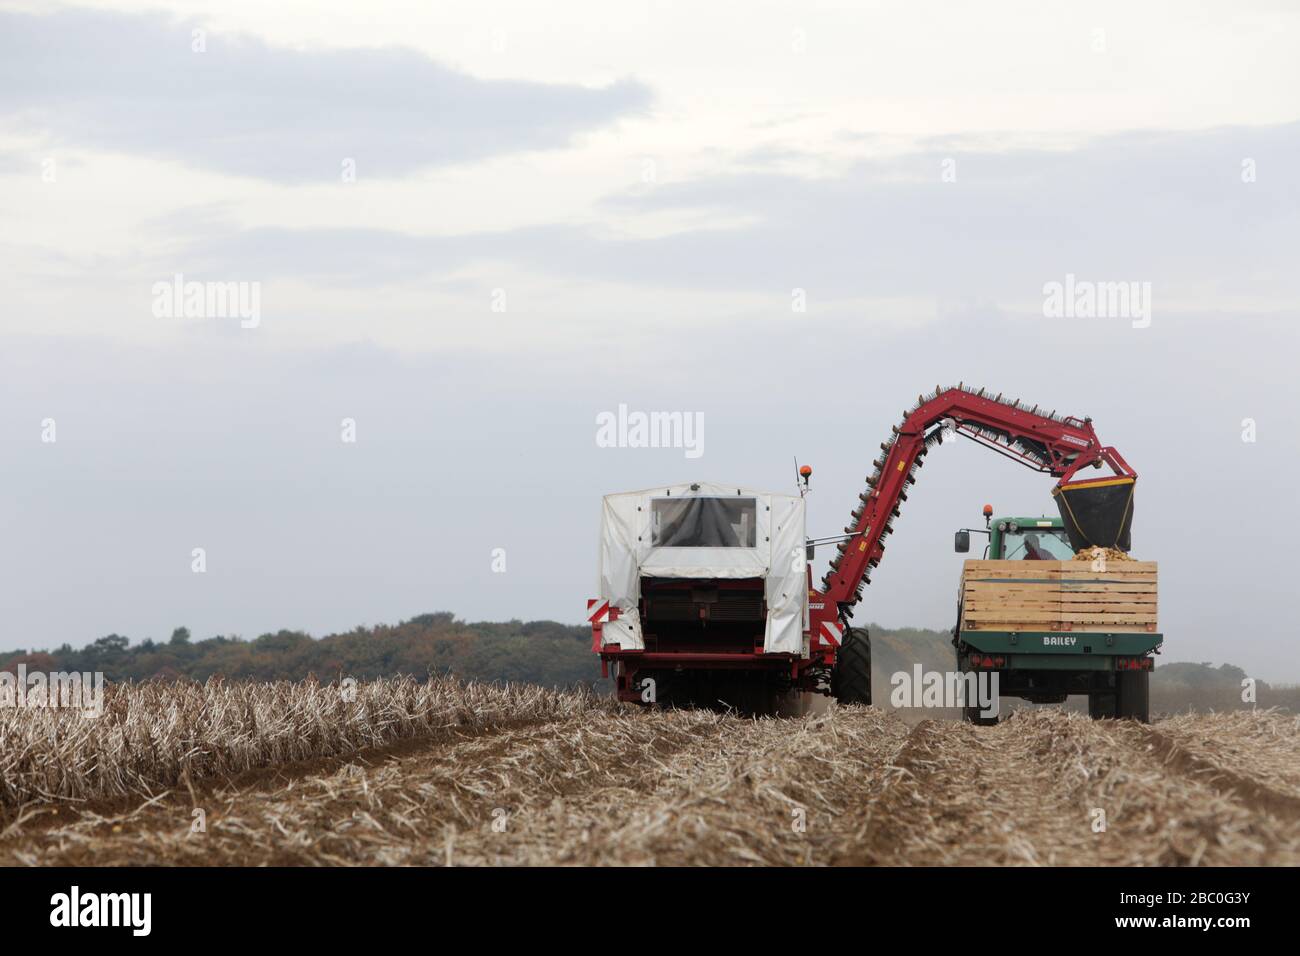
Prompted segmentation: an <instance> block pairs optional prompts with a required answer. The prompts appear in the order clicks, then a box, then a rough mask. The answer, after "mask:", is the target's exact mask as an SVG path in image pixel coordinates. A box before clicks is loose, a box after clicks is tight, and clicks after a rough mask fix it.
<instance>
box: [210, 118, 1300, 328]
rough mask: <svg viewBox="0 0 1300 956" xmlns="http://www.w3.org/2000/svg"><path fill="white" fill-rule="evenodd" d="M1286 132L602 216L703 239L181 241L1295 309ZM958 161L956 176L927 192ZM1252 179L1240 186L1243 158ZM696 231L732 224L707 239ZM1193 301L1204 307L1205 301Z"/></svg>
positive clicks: (693, 281) (376, 264)
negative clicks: (1118, 294)
mask: <svg viewBox="0 0 1300 956" xmlns="http://www.w3.org/2000/svg"><path fill="white" fill-rule="evenodd" d="M1298 152H1300V124H1291V125H1286V126H1275V127H1261V128H1225V129H1217V130H1210V131H1204V132H1194V133H1154V132H1145V133H1128V134H1124V135H1119V136H1111V137H1106V138H1103V139H1099V140H1096V141H1094V142H1092V143H1090V144H1088V145H1087V146H1085V147H1083V148H1079V149H1076V150H1071V151H1043V150H1012V151H1007V152H1001V153H991V152H986V151H975V150H967V151H957V150H954V151H952V152H951V153H944V152H933V153H931V152H922V153H915V154H912V155H908V156H903V157H898V158H896V159H891V160H887V161H866V162H862V163H860V164H858V165H857V166H855V167H853V168H852V169H850V170H849V171H848V172H847V173H846V174H845V175H843V176H841V177H837V178H818V179H807V178H801V177H797V176H793V175H783V174H779V173H774V172H746V173H741V174H732V175H727V176H717V177H710V178H706V179H701V180H697V181H690V182H685V183H680V184H664V185H661V186H656V187H653V188H651V189H648V190H644V189H643V190H641V191H638V192H636V193H626V194H620V195H617V196H611V197H609V198H608V199H607V200H606V201H605V203H604V204H603V206H602V208H601V209H600V210H598V213H601V214H608V215H610V216H611V217H629V216H631V217H635V216H638V215H657V214H663V213H666V212H668V213H672V212H690V213H695V214H696V215H694V216H693V218H694V220H696V221H699V222H701V223H703V224H704V226H705V227H702V228H695V229H683V230H682V231H679V232H675V233H672V234H669V235H666V236H660V237H656V238H648V239H631V238H626V237H619V236H612V235H610V234H609V233H608V231H606V230H601V229H600V228H598V224H596V225H558V224H557V225H546V226H532V227H528V228H523V229H516V230H506V231H499V232H480V233H471V234H463V235H457V236H440V237H436V238H435V237H421V236H418V235H410V234H405V233H398V232H393V231H386V230H375V229H356V228H335V229H312V230H300V229H290V228H273V229H272V228H260V229H254V230H247V231H240V230H223V229H219V228H216V227H213V228H212V229H209V230H205V231H204V232H201V233H196V234H192V235H191V237H190V241H189V244H188V251H187V252H186V253H185V255H186V256H187V257H191V258H193V259H194V260H195V261H196V262H197V263H199V264H200V265H202V266H203V267H205V268H210V269H213V270H214V271H218V272H220V271H225V272H237V273H239V274H253V273H255V272H256V273H258V274H264V275H267V276H268V277H269V276H277V275H278V276H295V275H298V276H304V277H313V278H322V277H323V278H327V279H329V280H331V281H335V282H341V283H344V284H360V285H364V284H365V283H366V282H368V281H372V280H373V281H390V280H399V281H400V280H402V279H407V278H418V277H423V276H437V275H446V274H448V273H451V272H454V271H455V270H457V269H460V268H462V267H463V266H465V265H466V264H467V263H473V262H476V261H491V262H509V263H515V264H518V265H520V266H524V267H527V268H531V269H534V270H537V271H540V272H544V273H546V274H549V275H552V276H556V277H565V278H574V279H579V280H592V281H609V282H625V283H630V284H637V285H649V286H654V287H657V288H675V289H701V290H714V291H740V292H760V293H762V292H769V291H773V290H779V289H783V290H784V293H783V294H784V295H787V296H788V295H789V290H790V289H791V288H794V287H801V288H806V289H807V290H808V295H809V298H810V300H812V301H814V302H815V301H816V300H817V299H818V298H821V299H822V300H823V301H825V300H826V299H852V298H857V297H863V296H869V297H875V298H880V297H891V296H932V297H937V298H941V299H946V300H957V301H972V300H983V301H988V300H1001V299H1004V298H1008V299H1011V300H1013V301H1020V302H1021V303H1024V302H1025V301H1026V300H1029V299H1033V298H1038V297H1041V295H1042V292H1041V289H1042V285H1043V283H1045V282H1047V281H1050V280H1058V281H1059V280H1061V279H1062V278H1063V276H1064V275H1065V274H1066V273H1070V272H1072V273H1075V274H1076V275H1078V276H1079V277H1081V278H1087V279H1092V280H1095V281H1151V282H1153V283H1155V284H1156V287H1157V294H1158V295H1159V296H1160V298H1161V299H1162V300H1163V301H1164V302H1166V303H1168V302H1169V301H1170V298H1171V297H1173V296H1176V295H1182V296H1191V297H1193V298H1196V297H1200V296H1202V295H1209V296H1211V297H1214V296H1230V295H1247V296H1251V297H1254V298H1256V299H1258V300H1260V301H1261V302H1265V303H1270V304H1272V305H1273V306H1280V305H1287V306H1289V305H1290V304H1292V303H1294V301H1295V298H1296V294H1297V292H1300V286H1298V285H1297V277H1296V273H1295V271H1294V269H1293V268H1292V266H1291V264H1290V261H1289V260H1290V255H1291V249H1292V247H1293V241H1292V238H1293V237H1294V235H1295V234H1296V233H1297V231H1300V212H1298V210H1300V184H1298V183H1297V180H1296V179H1295V178H1294V177H1293V176H1292V175H1291V174H1290V167H1291V165H1292V164H1293V163H1292V160H1293V157H1294V156H1296V155H1297V153H1298ZM945 159H953V160H954V161H955V166H954V168H955V170H956V181H955V182H943V181H942V180H941V176H940V173H941V168H942V167H941V163H942V162H943V160H945ZM1245 160H1251V161H1252V162H1253V163H1254V164H1255V170H1256V181H1254V182H1249V183H1247V182H1243V180H1242V175H1241V173H1242V163H1243V161H1245ZM712 220H723V221H727V222H742V223H744V224H742V225H739V226H735V227H727V228H714V227H712V225H711V222H712ZM1206 304H1212V301H1210V302H1207V303H1206Z"/></svg>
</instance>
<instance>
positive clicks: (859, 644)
mask: <svg viewBox="0 0 1300 956" xmlns="http://www.w3.org/2000/svg"><path fill="white" fill-rule="evenodd" d="M831 692H832V693H833V694H834V695H835V699H836V700H838V701H839V702H840V703H841V704H865V705H867V706H870V705H871V636H870V635H869V634H868V633H867V629H866V628H865V627H851V628H849V629H848V630H847V631H845V632H844V639H843V641H841V642H840V652H839V654H837V655H836V657H835V671H834V672H833V673H832V675H831Z"/></svg>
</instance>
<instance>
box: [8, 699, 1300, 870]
mask: <svg viewBox="0 0 1300 956" xmlns="http://www.w3.org/2000/svg"><path fill="white" fill-rule="evenodd" d="M272 689H274V691H273V690H272ZM118 693H119V695H121V696H120V697H119V698H117V699H115V700H114V702H113V703H112V704H111V705H110V707H109V710H108V712H107V713H106V714H105V715H104V717H102V718H100V720H99V721H91V722H87V723H89V724H96V725H102V726H96V727H93V728H91V729H89V730H79V731H77V732H75V733H74V728H73V727H72V726H71V725H68V726H65V725H63V724H62V723H61V722H62V721H65V720H66V721H76V722H77V723H78V725H79V724H80V721H81V718H79V717H76V716H74V715H72V714H61V713H58V712H40V711H17V712H10V713H7V714H5V715H4V717H3V723H0V728H2V733H3V737H0V741H2V742H3V743H2V746H3V750H0V753H2V754H3V755H4V756H3V759H4V760H5V761H6V773H5V779H6V789H5V790H4V807H3V813H4V817H3V821H2V822H0V831H2V833H0V863H5V864H10V865H12V864H34V865H44V864H109V863H112V864H121V863H126V864H131V863H135V864H182V865H186V864H188V865H213V864H246V865H247V864H254V865H255V864H304V865H334V864H420V865H445V864H447V863H451V864H455V865H476V864H577V865H604V864H661V865H662V864H688V865H689V864H729V865H752V864H759V865H762V864H776V865H807V864H814V865H818V864H831V865H836V864H868V865H890V864H904V865H935V866H938V865H960V864H967V865H1041V864H1077V865H1162V864H1163V865H1182V864H1200V865H1226V864H1236V865H1279V864H1286V865H1295V864H1297V863H1300V812H1297V810H1298V807H1300V724H1298V723H1297V719H1296V718H1293V717H1289V716H1285V715H1282V714H1279V713H1250V712H1240V713H1234V714H1224V715H1208V716H1183V717H1178V718H1174V719H1171V720H1167V721H1163V722H1160V723H1157V724H1155V725H1153V726H1150V727H1147V726H1142V725H1137V724H1129V723H1123V722H1112V721H1103V722H1093V721H1089V720H1088V719H1086V718H1084V717H1081V716H1078V715H1072V714H1066V713H1063V712H1061V711H1056V710H1033V711H1024V712H1019V713H1016V714H1014V715H1013V716H1012V717H1011V718H1010V719H1009V720H1007V721H1005V722H1003V723H1002V724H1000V725H999V726H997V727H972V726H969V725H964V724H958V723H951V722H945V721H936V720H922V721H921V722H920V723H919V724H917V725H916V726H914V727H909V726H908V725H907V724H906V723H904V722H903V721H902V720H900V719H898V718H897V717H895V716H892V715H888V714H886V713H884V712H882V711H879V710H876V709H871V708H836V707H832V708H831V709H830V710H829V712H827V713H822V714H817V715H811V716H807V717H800V718H792V719H765V720H749V719H742V718H739V717H735V716H730V715H725V714H718V713H712V712H707V711H642V710H639V709H636V708H631V707H624V706H619V705H615V704H613V703H611V702H609V701H607V700H603V699H597V698H594V697H591V696H590V695H578V694H560V693H553V692H548V691H540V690H536V689H532V688H497V687H486V686H473V685H471V686H468V687H467V686H463V685H460V684H457V683H455V682H452V681H433V682H431V683H429V684H427V685H423V684H415V683H413V682H409V681H399V682H390V681H381V682H374V683H371V684H363V685H360V686H358V688H357V697H356V699H355V700H354V701H351V702H340V701H337V700H335V699H334V698H335V697H336V696H337V694H338V689H337V688H327V687H323V686H320V685H315V684H302V685H295V684H267V685H231V686H225V685H217V684H209V685H207V686H205V687H200V686H197V685H182V686H180V687H176V688H171V687H167V686H161V685H152V686H149V687H140V688H128V689H125V690H122V691H119V692H118ZM277 701H279V703H277ZM11 773H12V774H13V775H12V776H11ZM196 809H200V810H202V816H203V820H204V823H205V829H204V831H203V832H194V829H195V827H194V821H195V819H196V817H195V810H196ZM1098 811H1101V812H1104V815H1105V830H1104V832H1094V823H1095V821H1097V820H1099V819H1100V817H1099V813H1098Z"/></svg>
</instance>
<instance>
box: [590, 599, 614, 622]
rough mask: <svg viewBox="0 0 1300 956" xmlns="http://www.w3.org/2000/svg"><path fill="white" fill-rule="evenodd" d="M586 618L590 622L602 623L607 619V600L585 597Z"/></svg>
mask: <svg viewBox="0 0 1300 956" xmlns="http://www.w3.org/2000/svg"><path fill="white" fill-rule="evenodd" d="M587 620H588V621H590V622H591V623H592V624H604V623H605V622H606V621H608V620H609V602H608V601H602V600H600V599H599V598H594V599H593V598H588V599H587Z"/></svg>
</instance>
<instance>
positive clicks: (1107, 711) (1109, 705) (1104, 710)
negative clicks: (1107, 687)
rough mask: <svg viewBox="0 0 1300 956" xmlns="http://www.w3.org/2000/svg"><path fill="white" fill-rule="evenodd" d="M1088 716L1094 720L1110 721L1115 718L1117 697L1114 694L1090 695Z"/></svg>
mask: <svg viewBox="0 0 1300 956" xmlns="http://www.w3.org/2000/svg"><path fill="white" fill-rule="evenodd" d="M1088 716H1089V717H1091V718H1092V719H1093V720H1109V719H1111V718H1113V717H1114V716H1115V695H1114V694H1113V693H1109V694H1107V693H1103V694H1089V695H1088Z"/></svg>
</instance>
